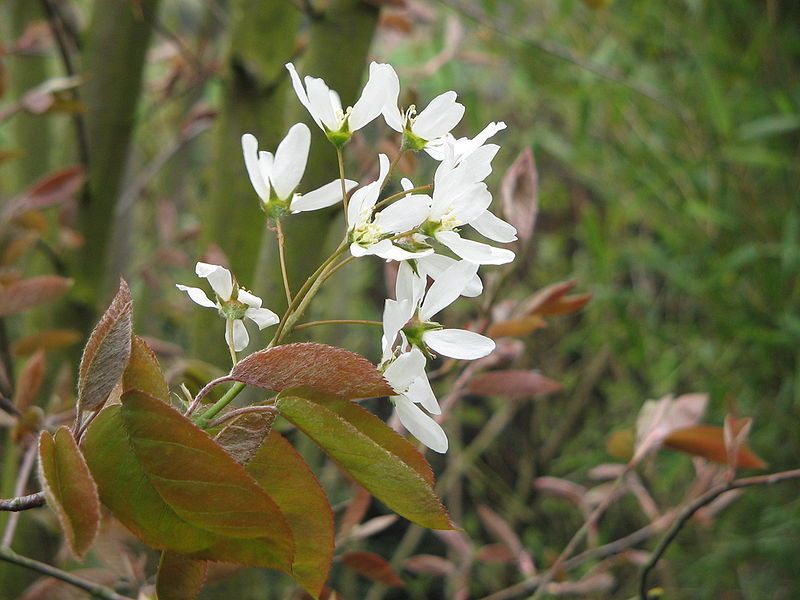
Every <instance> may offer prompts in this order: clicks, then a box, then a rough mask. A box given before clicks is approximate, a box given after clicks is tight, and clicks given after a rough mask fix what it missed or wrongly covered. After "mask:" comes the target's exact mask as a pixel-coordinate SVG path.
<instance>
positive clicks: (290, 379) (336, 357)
mask: <svg viewBox="0 0 800 600" xmlns="http://www.w3.org/2000/svg"><path fill="white" fill-rule="evenodd" d="M230 378H231V379H232V380H234V381H241V382H242V383H246V384H247V385H254V386H257V387H261V388H265V389H268V390H273V391H276V392H280V391H282V390H285V389H288V388H298V387H304V388H309V389H313V390H316V391H318V392H323V393H325V394H335V395H337V396H341V397H342V398H349V399H351V400H355V399H357V398H376V397H379V396H391V395H392V394H394V390H393V389H392V388H391V387H390V386H389V384H388V383H386V380H385V379H384V378H383V375H382V374H381V373H380V371H378V369H376V368H375V365H373V364H372V363H371V362H369V361H368V360H367V359H366V358H364V357H363V356H361V355H359V354H356V353H355V352H350V351H349V350H345V349H344V348H337V347H335V346H327V345H325V344H314V343H299V344H285V345H283V346H276V347H275V348H269V349H267V350H261V351H259V352H254V353H253V354H251V355H250V356H247V357H245V358H243V359H242V360H240V361H239V362H238V363H237V364H236V366H235V367H234V368H233V370H232V371H231V376H230Z"/></svg>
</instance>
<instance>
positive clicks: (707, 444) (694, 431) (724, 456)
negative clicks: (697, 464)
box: [664, 425, 767, 469]
mask: <svg viewBox="0 0 800 600" xmlns="http://www.w3.org/2000/svg"><path fill="white" fill-rule="evenodd" d="M664 446H665V447H667V448H671V449H673V450H679V451H681V452H686V453H687V454H691V455H693V456H702V457H703V458H706V459H708V460H710V461H713V462H716V463H720V464H723V465H725V464H728V450H727V448H726V447H725V434H724V431H723V429H722V427H715V426H713V425H697V426H695V427H686V428H684V429H676V430H675V431H673V432H672V433H670V434H669V435H668V436H667V437H666V438H665V439H664ZM732 466H735V467H738V468H741V469H763V468H764V467H766V466H767V463H765V462H764V461H763V460H761V458H759V457H758V456H757V455H756V454H755V453H754V452H753V451H752V450H751V449H750V447H749V446H748V445H747V444H742V445H741V446H740V447H739V452H738V455H737V457H736V464H735V465H732Z"/></svg>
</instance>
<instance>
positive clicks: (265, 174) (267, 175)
mask: <svg viewBox="0 0 800 600" xmlns="http://www.w3.org/2000/svg"><path fill="white" fill-rule="evenodd" d="M274 164H275V157H274V156H273V155H272V152H267V151H266V150H262V151H261V152H259V153H258V172H259V173H261V179H263V180H264V183H265V184H266V186H267V197H266V198H265V199H266V200H269V197H270V191H271V187H270V179H272V167H273V165H274Z"/></svg>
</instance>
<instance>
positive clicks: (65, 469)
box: [39, 426, 100, 558]
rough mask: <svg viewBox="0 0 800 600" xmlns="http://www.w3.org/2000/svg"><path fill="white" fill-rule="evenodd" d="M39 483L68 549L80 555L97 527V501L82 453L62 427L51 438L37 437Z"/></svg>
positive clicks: (44, 434) (47, 435)
mask: <svg viewBox="0 0 800 600" xmlns="http://www.w3.org/2000/svg"><path fill="white" fill-rule="evenodd" d="M39 482H40V483H41V484H42V488H43V490H44V493H45V496H46V498H47V504H48V506H49V507H50V508H51V509H53V511H54V512H55V513H56V515H57V516H58V520H59V522H60V523H61V528H62V529H63V530H64V535H65V537H66V539H67V543H68V544H69V547H70V550H72V553H73V554H74V555H75V556H77V557H78V558H82V557H83V555H84V554H86V552H87V550H89V547H90V546H91V545H92V542H93V541H94V538H95V536H96V535H97V530H98V528H99V527H100V500H99V499H98V497H97V486H96V485H95V483H94V480H93V479H92V476H91V474H90V473H89V468H88V467H87V466H86V462H85V461H84V459H83V455H82V454H81V452H80V450H78V445H77V444H76V443H75V438H73V437H72V433H71V432H70V431H69V429H67V428H66V427H63V426H62V427H60V428H59V429H58V430H57V431H56V434H55V437H53V436H51V435H50V433H49V432H48V431H43V432H42V433H41V435H40V436H39Z"/></svg>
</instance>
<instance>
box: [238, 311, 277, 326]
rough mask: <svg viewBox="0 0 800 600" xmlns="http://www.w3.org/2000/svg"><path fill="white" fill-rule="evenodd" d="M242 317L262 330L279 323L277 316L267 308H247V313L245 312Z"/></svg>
mask: <svg viewBox="0 0 800 600" xmlns="http://www.w3.org/2000/svg"><path fill="white" fill-rule="evenodd" d="M244 316H245V317H247V318H248V319H250V320H251V321H253V323H255V324H256V325H258V328H259V329H264V327H269V326H270V325H275V324H276V323H277V322H278V321H280V319H279V318H278V315H276V314H275V313H274V312H272V311H271V310H270V309H268V308H248V309H247V311H245V313H244Z"/></svg>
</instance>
